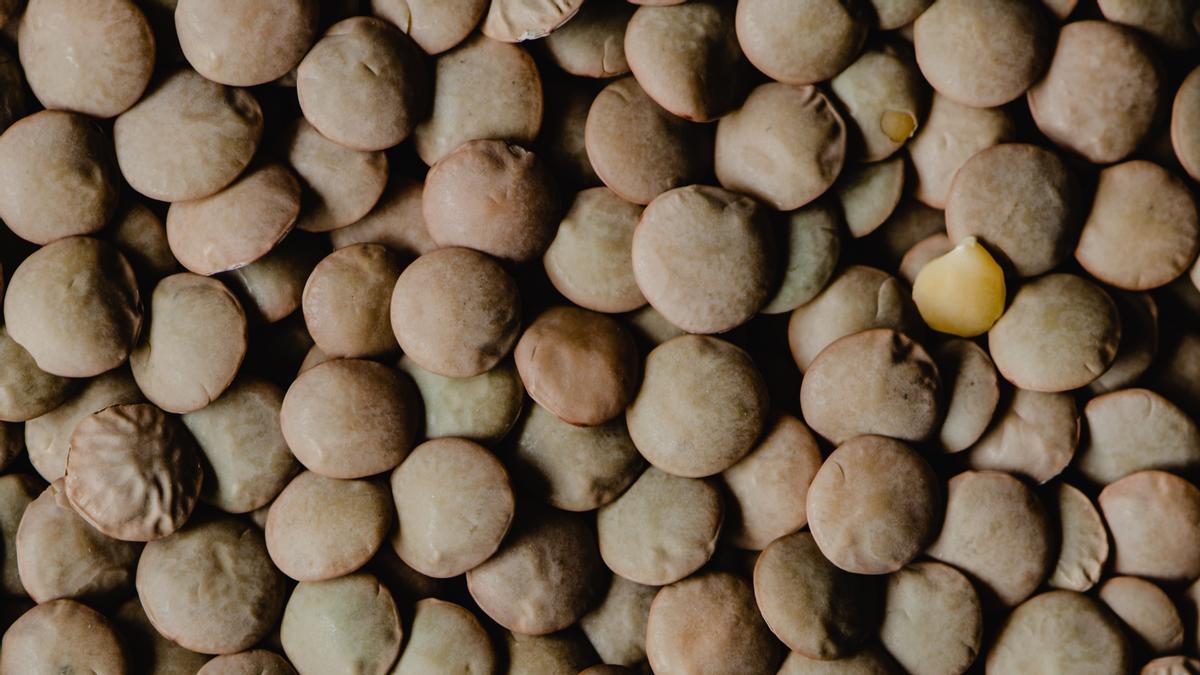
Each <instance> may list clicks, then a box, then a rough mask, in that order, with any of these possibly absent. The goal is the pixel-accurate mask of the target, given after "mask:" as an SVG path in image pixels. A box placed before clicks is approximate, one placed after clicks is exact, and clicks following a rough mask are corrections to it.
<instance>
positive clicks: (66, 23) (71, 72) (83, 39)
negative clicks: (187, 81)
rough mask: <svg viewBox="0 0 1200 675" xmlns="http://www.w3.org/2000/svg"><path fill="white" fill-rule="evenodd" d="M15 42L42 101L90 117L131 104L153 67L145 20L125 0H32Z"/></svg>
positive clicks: (112, 113) (152, 49)
mask: <svg viewBox="0 0 1200 675" xmlns="http://www.w3.org/2000/svg"><path fill="white" fill-rule="evenodd" d="M17 46H18V48H19V51H20V55H21V66H22V67H23V68H24V69H25V77H26V79H27V80H28V81H29V86H30V88H31V89H33V93H34V95H35V96H37V99H38V101H40V102H41V103H42V105H44V106H46V107H47V108H50V109H55V110H74V111H76V112H81V113H84V114H86V115H91V116H92V117H113V116H115V115H119V114H120V113H122V112H123V111H125V109H127V108H128V107H129V106H131V105H133V104H134V103H136V102H137V100H138V98H140V97H141V95H142V92H143V91H145V90H146V85H147V84H149V83H150V75H151V74H152V73H153V71H154V57H155V44H154V35H153V33H152V32H151V30H150V23H149V22H148V21H147V20H146V15H145V14H143V13H142V11H141V10H140V9H138V6H137V4H135V3H133V2H131V1H130V0H84V1H80V0H32V1H31V2H30V3H29V4H28V5H27V7H26V9H25V13H24V14H23V15H22V17H21V25H20V27H19V28H18V30H17Z"/></svg>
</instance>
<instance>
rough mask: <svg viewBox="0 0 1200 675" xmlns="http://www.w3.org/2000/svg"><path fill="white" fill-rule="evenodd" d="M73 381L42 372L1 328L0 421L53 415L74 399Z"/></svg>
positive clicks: (20, 420)
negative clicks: (52, 412)
mask: <svg viewBox="0 0 1200 675" xmlns="http://www.w3.org/2000/svg"><path fill="white" fill-rule="evenodd" d="M73 389H74V386H73V383H72V382H71V380H69V379H67V378H65V377H59V376H57V375H51V374H50V373H47V372H44V371H42V369H41V368H38V366H37V363H36V362H34V360H33V357H32V356H31V355H30V354H29V352H27V351H25V348H24V347H22V346H21V345H19V344H17V343H16V341H15V340H13V338H12V336H11V335H9V334H8V330H7V329H5V328H3V327H0V420H3V421H5V422H24V421H26V420H30V419H33V418H36V417H40V416H42V415H45V414H47V413H50V412H51V411H53V410H54V409H55V408H58V407H59V406H60V405H62V404H63V402H65V401H66V400H67V398H68V397H70V396H71V393H72V390H73Z"/></svg>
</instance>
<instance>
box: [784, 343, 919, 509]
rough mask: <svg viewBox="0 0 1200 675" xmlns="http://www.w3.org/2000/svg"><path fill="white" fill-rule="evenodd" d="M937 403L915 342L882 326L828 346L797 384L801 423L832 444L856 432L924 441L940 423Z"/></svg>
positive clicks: (846, 438)
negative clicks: (801, 412) (802, 421)
mask: <svg viewBox="0 0 1200 675" xmlns="http://www.w3.org/2000/svg"><path fill="white" fill-rule="evenodd" d="M940 400H941V381H940V379H939V377H938V371H937V366H936V365H935V364H934V362H933V359H931V358H930V357H929V354H927V353H926V352H925V349H924V348H923V347H921V345H920V344H918V343H916V342H914V341H913V340H911V339H909V338H908V337H906V336H905V335H904V334H903V333H898V332H896V331H894V330H891V329H888V328H878V329H871V330H865V331H862V332H859V333H855V334H853V335H848V336H846V337H844V338H841V339H839V340H837V341H836V342H834V343H833V344H831V345H829V346H828V347H826V348H825V349H824V350H823V351H822V352H821V354H820V355H819V356H817V358H816V360H815V361H813V363H812V366H810V367H809V369H808V371H807V372H806V373H805V375H804V381H803V382H802V383H801V386H800V408H801V410H803V411H804V419H805V420H806V421H807V422H808V424H809V426H811V427H812V429H813V431H815V432H817V433H818V434H820V435H821V436H823V437H825V438H826V439H828V440H830V441H832V442H833V443H843V442H845V441H847V440H849V439H851V438H853V437H855V436H859V435H861V434H879V435H881V436H891V437H893V438H896V439H899V440H904V441H922V440H925V439H926V438H929V437H930V435H932V434H933V433H934V432H935V431H936V430H937V427H938V423H939V422H940V421H941V416H940ZM810 499H811V495H810Z"/></svg>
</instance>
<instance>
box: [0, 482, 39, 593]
mask: <svg viewBox="0 0 1200 675" xmlns="http://www.w3.org/2000/svg"><path fill="white" fill-rule="evenodd" d="M38 487H39V486H38V483H37V479H36V478H34V477H33V476H30V475H27V474H21V473H11V474H7V475H4V476H0V535H2V537H3V542H2V547H0V556H2V557H0V591H3V592H4V594H5V595H7V596H15V597H23V596H26V595H28V593H27V592H26V591H25V588H24V586H22V584H21V574H20V560H19V559H18V557H17V531H18V530H19V528H20V525H21V520H22V517H23V516H24V514H25V510H26V509H27V508H28V507H29V505H30V504H31V503H33V501H34V500H36V499H37V496H38Z"/></svg>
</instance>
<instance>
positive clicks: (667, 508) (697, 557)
mask: <svg viewBox="0 0 1200 675" xmlns="http://www.w3.org/2000/svg"><path fill="white" fill-rule="evenodd" d="M723 517H724V508H723V505H722V501H721V493H720V491H718V490H717V488H716V487H715V486H714V485H713V484H712V483H709V482H706V481H704V480H700V479H696V478H682V477H680V476H673V475H671V474H669V473H664V472H663V471H660V470H658V469H655V468H654V467H650V468H649V469H646V472H645V473H643V474H642V476H641V477H640V478H638V479H637V480H636V481H635V482H634V483H633V485H631V486H629V489H628V490H626V491H625V493H624V494H622V495H621V496H620V497H618V498H617V500H616V501H614V502H612V503H611V504H608V505H607V506H605V507H603V508H602V509H600V513H599V514H598V515H597V517H596V526H597V530H598V532H599V539H600V555H601V557H603V558H604V562H605V564H606V565H608V567H609V569H611V570H613V571H614V572H616V573H617V574H619V575H621V576H622V577H625V578H626V579H629V580H631V581H636V582H638V583H640V584H646V585H649V586H663V585H666V584H670V583H674V582H676V581H679V580H680V579H683V578H684V577H686V576H688V575H689V574H691V573H692V572H695V571H696V570H698V569H700V567H702V566H703V565H704V564H705V563H706V562H708V559H709V558H711V557H712V554H713V551H715V550H716V547H717V535H718V534H719V533H720V530H721V522H722V519H723Z"/></svg>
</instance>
